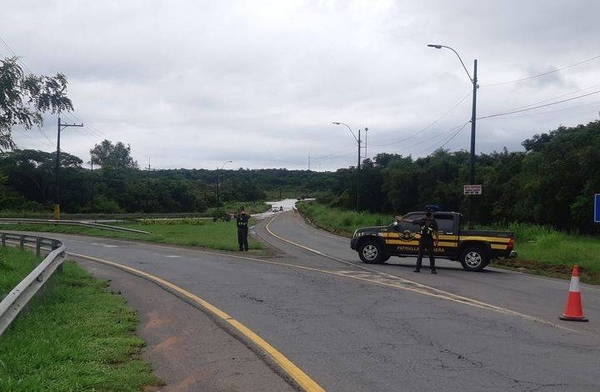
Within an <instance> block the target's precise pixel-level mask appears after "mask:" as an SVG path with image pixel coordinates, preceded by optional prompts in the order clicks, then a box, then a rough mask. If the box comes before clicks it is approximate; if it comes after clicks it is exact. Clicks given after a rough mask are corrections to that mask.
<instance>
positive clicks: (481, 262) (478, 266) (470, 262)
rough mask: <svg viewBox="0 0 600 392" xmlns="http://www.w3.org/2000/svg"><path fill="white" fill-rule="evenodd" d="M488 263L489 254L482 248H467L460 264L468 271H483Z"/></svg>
mask: <svg viewBox="0 0 600 392" xmlns="http://www.w3.org/2000/svg"><path fill="white" fill-rule="evenodd" d="M488 262H489V260H488V255H487V252H486V251H485V250H484V249H483V248H482V247H480V246H471V247H469V248H466V249H465V250H464V251H463V253H462V254H461V256H460V264H461V265H462V267H463V268H464V269H466V270H467V271H481V270H482V269H484V268H485V266H486V265H488Z"/></svg>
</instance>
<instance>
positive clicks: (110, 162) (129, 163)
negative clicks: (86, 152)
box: [90, 140, 138, 169]
mask: <svg viewBox="0 0 600 392" xmlns="http://www.w3.org/2000/svg"><path fill="white" fill-rule="evenodd" d="M90 155H91V156H92V163H93V164H96V165H100V166H102V167H103V168H106V167H111V168H113V169H138V163H137V162H136V161H134V160H133V158H132V157H131V146H130V145H127V146H125V144H123V143H122V142H117V144H113V143H112V142H111V141H109V140H103V141H102V143H100V144H96V145H95V146H94V148H92V149H91V150H90Z"/></svg>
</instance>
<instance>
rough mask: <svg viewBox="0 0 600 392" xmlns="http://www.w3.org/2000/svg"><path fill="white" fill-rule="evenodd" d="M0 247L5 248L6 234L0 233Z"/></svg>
mask: <svg viewBox="0 0 600 392" xmlns="http://www.w3.org/2000/svg"><path fill="white" fill-rule="evenodd" d="M2 246H3V247H4V246H6V234H4V233H2Z"/></svg>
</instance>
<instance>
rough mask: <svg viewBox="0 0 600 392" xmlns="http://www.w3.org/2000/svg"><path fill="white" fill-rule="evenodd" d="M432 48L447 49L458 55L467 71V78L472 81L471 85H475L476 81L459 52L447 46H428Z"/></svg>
mask: <svg viewBox="0 0 600 392" xmlns="http://www.w3.org/2000/svg"><path fill="white" fill-rule="evenodd" d="M427 46H429V47H430V48H436V49H441V48H446V49H450V50H451V51H453V52H454V54H455V55H456V57H458V60H459V61H460V64H461V65H462V67H463V69H464V70H465V72H466V73H467V76H468V77H469V80H470V81H471V83H473V84H475V83H476V82H475V79H473V78H472V77H471V74H470V73H469V70H468V69H467V67H466V66H465V63H464V62H463V61H462V58H461V57H460V55H459V54H458V52H457V51H456V50H454V49H453V48H451V47H450V46H446V45H433V44H429V45H427Z"/></svg>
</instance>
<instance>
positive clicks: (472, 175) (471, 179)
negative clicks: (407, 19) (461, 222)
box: [427, 44, 478, 228]
mask: <svg viewBox="0 0 600 392" xmlns="http://www.w3.org/2000/svg"><path fill="white" fill-rule="evenodd" d="M427 46H429V47H430V48H435V49H441V48H446V49H450V50H451V51H453V52H454V54H456V57H458V60H460V63H461V64H462V66H463V68H464V70H465V72H466V73H467V76H468V77H469V80H470V81H471V83H472V84H473V107H472V110H471V160H470V162H471V168H470V171H469V185H475V120H476V113H477V87H478V86H477V59H475V60H474V61H473V77H471V74H469V71H468V70H467V67H465V63H463V61H462V59H461V58H460V55H459V54H458V52H457V51H456V50H454V49H452V48H451V47H450V46H446V45H434V44H429V45H427ZM467 197H468V198H469V216H468V218H467V221H468V227H469V228H473V222H472V220H473V201H472V198H473V196H472V195H467Z"/></svg>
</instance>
